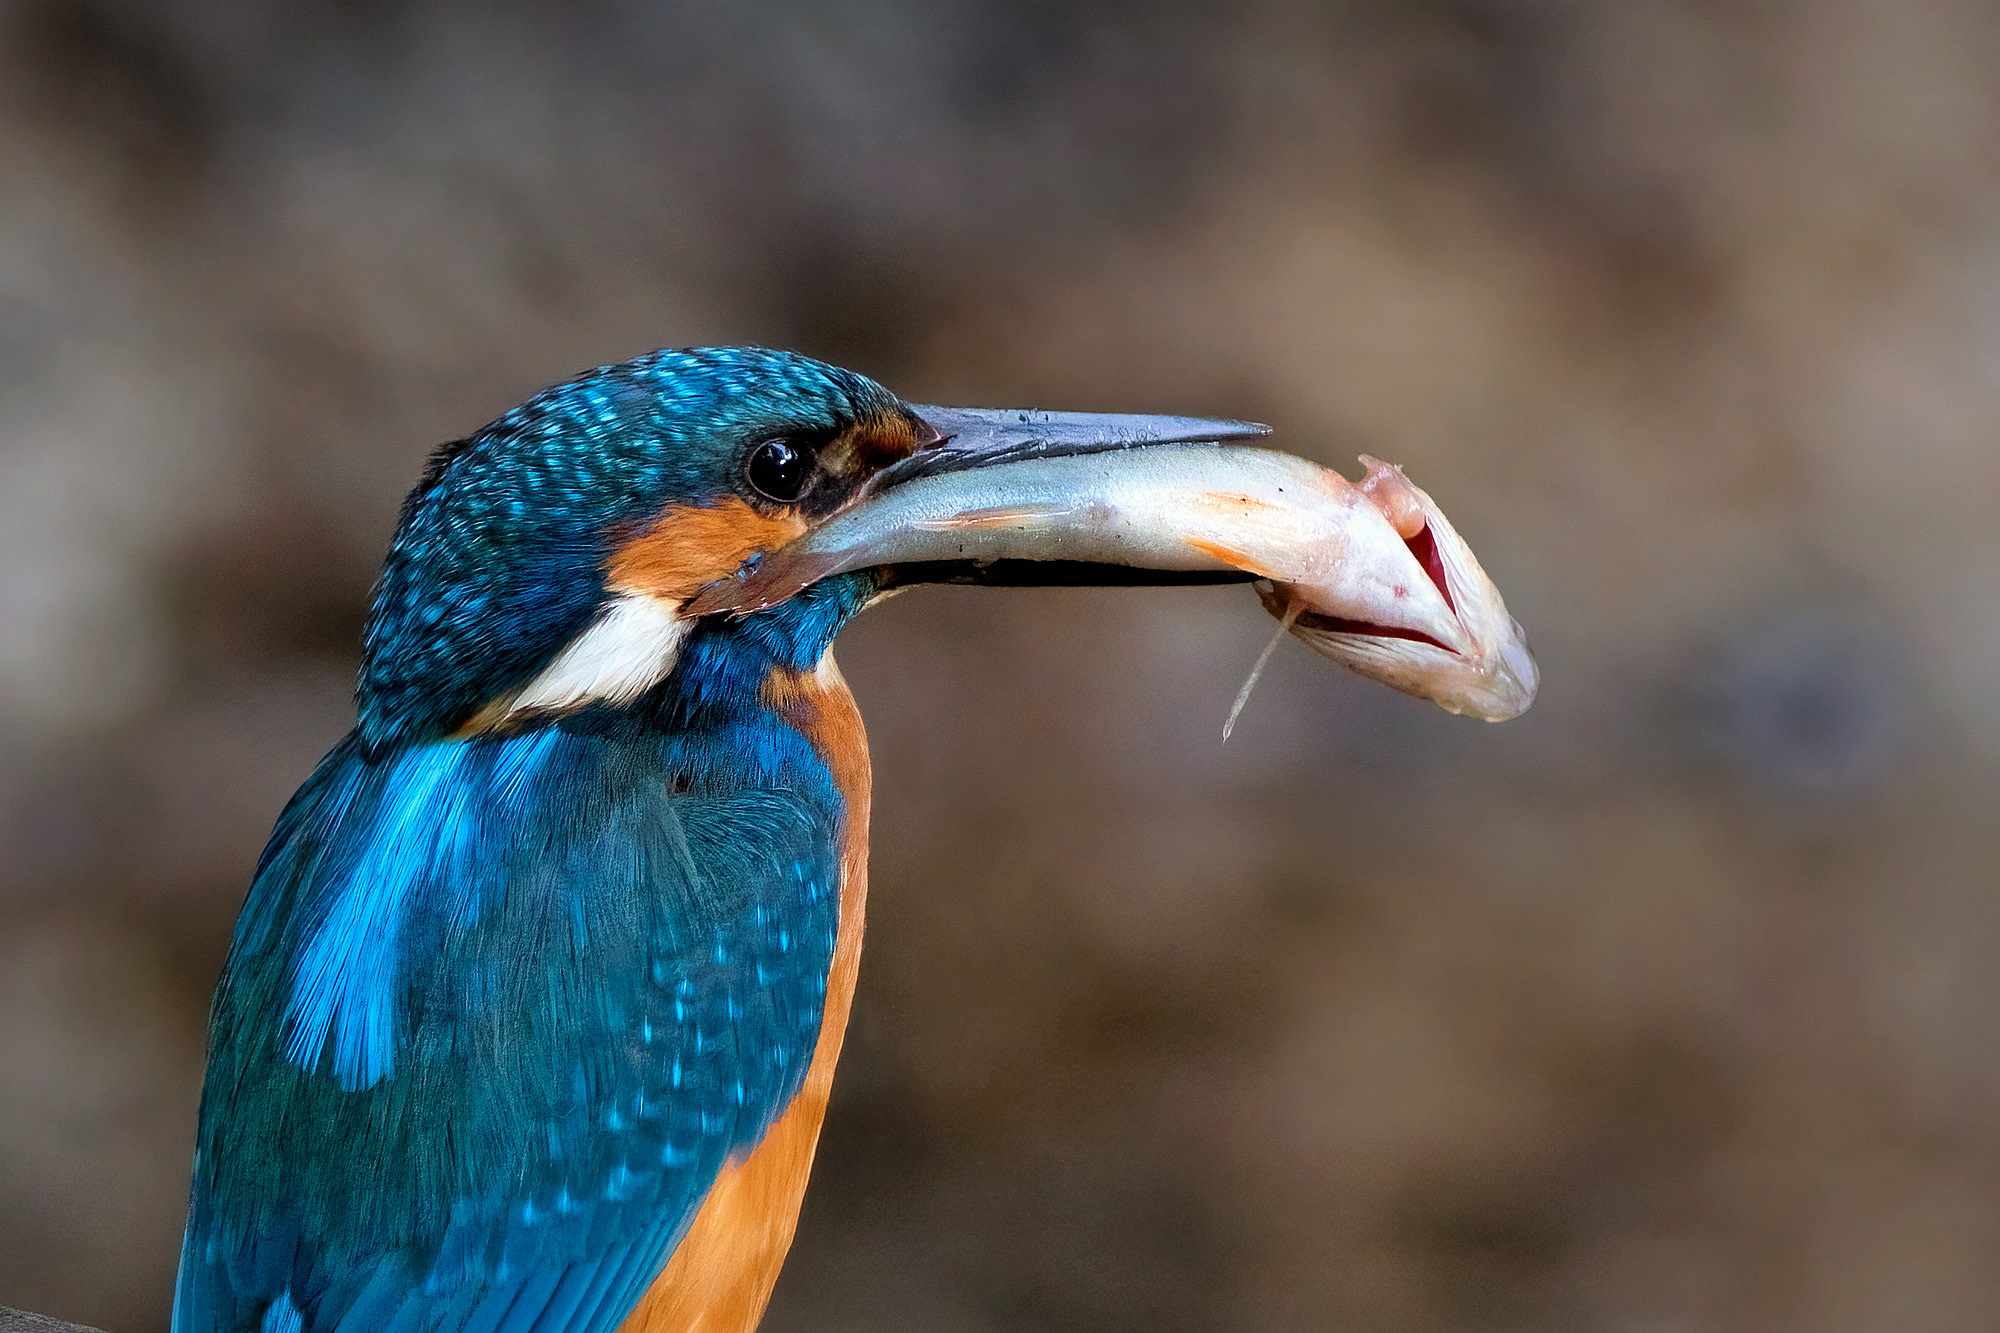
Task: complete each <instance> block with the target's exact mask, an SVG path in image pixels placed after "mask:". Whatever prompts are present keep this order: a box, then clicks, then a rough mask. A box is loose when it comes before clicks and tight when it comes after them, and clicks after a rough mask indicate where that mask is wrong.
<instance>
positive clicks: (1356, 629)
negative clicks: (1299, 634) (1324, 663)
mask: <svg viewBox="0 0 2000 1333" xmlns="http://www.w3.org/2000/svg"><path fill="white" fill-rule="evenodd" d="M1403 545H1405V546H1407V547H1409V548H1410V554H1411V555H1413V556H1415V557H1416V558H1417V563H1418V564H1419V565H1421V566H1423V570H1424V573H1425V574H1427V575H1428V576H1429V577H1430V581H1431V582H1432V583H1433V584H1435V585H1436V586H1437V590H1438V595H1439V596H1440V597H1442V598H1444V604H1445V605H1446V606H1448V607H1450V608H1451V613H1452V614H1453V615H1457V614H1458V603H1457V601H1455V600H1454V599H1453V598H1452V595H1451V584H1450V582H1449V581H1448V580H1447V579H1446V578H1445V576H1444V557H1443V556H1441V555H1439V554H1438V546H1437V538H1436V537H1435V536H1433V535H1432V534H1431V525H1430V524H1428V523H1426V524H1424V525H1423V527H1421V528H1418V529H1417V532H1416V535H1415V536H1412V537H1405V538H1403ZM1298 623H1299V624H1301V625H1303V626H1305V627H1306V628H1307V629H1316V630H1323V631H1325V632H1327V633H1329V634H1367V635H1370V636H1372V637H1374V638H1377V639H1408V640H1410V641H1411V642H1412V643H1427V644H1429V645H1430V646H1431V647H1433V648H1436V649H1438V650H1439V651H1440V652H1446V653H1448V652H1451V649H1450V648H1449V647H1447V646H1446V645H1444V644H1442V643H1439V642H1438V641H1437V640H1436V639H1434V638H1432V637H1431V636H1430V635H1428V634H1426V633H1424V632H1423V631H1422V630H1416V629H1404V628H1402V627H1401V626H1398V625H1377V624H1375V623H1374V622H1373V621H1368V620H1348V619H1345V618H1343V617H1341V616H1327V615H1321V614H1320V613H1319V612H1317V611H1302V612H1300V613H1299V619H1298Z"/></svg>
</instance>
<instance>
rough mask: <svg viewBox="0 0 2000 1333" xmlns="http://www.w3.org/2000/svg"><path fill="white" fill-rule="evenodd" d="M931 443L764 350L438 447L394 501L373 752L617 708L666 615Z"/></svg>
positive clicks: (578, 393) (375, 613) (557, 391)
mask: <svg viewBox="0 0 2000 1333" xmlns="http://www.w3.org/2000/svg"><path fill="white" fill-rule="evenodd" d="M936 438H937V432H936V431H935V430H934V429H933V428H932V427H931V426H930V425H928V424H927V423H926V422H924V421H923V420H922V419H921V418H920V417H918V416H917V415H916V414H915V413H914V412H912V411H911V410H910V409H909V408H907V407H905V406H904V405H903V404H902V403H901V402H899V401H898V400H897V399H896V397H895V395H893V394H891V393H890V392H888V390H886V389H884V388H882V387H881V386H880V385H878V384H875V383H874V382H873V381H871V380H868V379H866V378H864V377H862V376H860V375H855V374H852V373H850V372H848V371H844V370H840V369H838V368H836V367H833V366H829V365H825V364H823V363H821V362H818V361H814V360H811V359H809V358H807V357H803V356H797V355H793V354H790V353H785V352H775V351H768V350H765V349H762V348H716V349H698V350H687V351H665V352H658V353H655V354H653V355H651V356H646V357H641V358H639V359H637V360H634V361H629V362H625V363H623V364H621V365H616V366H606V367H602V368H600V369H598V370H594V371H591V372H589V373H587V374H585V375H582V376H580V377H578V378H577V379H574V380H571V381H569V382H567V383H564V384H561V385H557V386H555V387H554V388H551V389H548V390H546V391H544V392H542V393H540V394H538V395H536V396H535V397H534V398H531V399H530V400H528V401H527V402H526V403H524V404H522V405H521V406H520V407H518V408H515V409H514V410H513V411H511V412H508V413H507V414H506V415H505V416H502V417H501V418H499V419H498V420H497V421H494V422H492V423H491V424H489V425H487V426H486V427H484V428H483V429H481V430H479V431H478V432H476V433H474V434H472V435H470V436H467V437H466V438H465V439H462V440H456V441H453V442H452V443H450V444H447V445H445V446H443V447H442V448H441V449H439V450H438V451H437V452H436V453H435V454H434V455H433V456H432V458H431V460H430V463H429V466H428V467H427V468H426V469H425V471H424V475H423V478H422V480H421V481H420V482H419V483H418V484H417V487H416V489H415V490H414V491H412V492H411V493H410V496H409V498H408V499H407V500H406V501H405V502H404V506H403V513H402V519H401V522H400V524H399V525H398V527H397V531H396V535H395V538H394V540H393V542H392V543H391V545H390V548H389V555H388V559H387V561H386V562H385V564H384V566H383V570H382V576H381V579H380V581H379V582H378V584H377V586H376V591H375V600H374V606H373V610H372V612H371V614H370V617H369V622H368V630H367V636H366V643H365V649H364V663H363V668H362V675H361V682H360V691H359V693H360V705H361V725H362V730H363V733H364V735H365V736H366V737H367V738H368V739H369V740H370V741H371V742H374V743H377V744H380V743H385V742H393V741H402V740H417V739H427V738H431V737H435V736H439V735H444V734H450V733H452V732H457V731H463V730H478V729H481V728H483V727H486V726H488V725H492V724H496V723H498V722H500V721H502V720H504V719H505V718H507V717H508V716H509V715H513V714H518V713H523V712H535V711H540V712H557V711H562V710H566V709H570V708H574V707H577V706H580V705H584V704H588V703H598V702H608V703H614V704H615V703H620V702H628V701H630V700H631V699H634V698H637V697H638V696H639V695H640V694H641V693H643V692H644V691H645V690H647V689H648V688H650V687H651V686H653V685H655V684H657V683H658V682H659V681H660V679H661V678H662V677H663V675H664V673H665V672H666V671H668V670H670V669H671V667H672V665H673V661H674V656H675V653H676V650H677V649H678V647H679V644H680V642H681V641H682V639H683V638H684V637H685V636H686V634H687V632H688V629H689V618H687V617H684V616H682V615H681V607H682V605H683V604H684V603H685V602H686V601H687V600H688V598H690V597H691V596H692V595H693V594H694V593H695V592H696V591H697V590H699V589H700V588H702V587H703V586H704V585H706V584H708V583H710V582H712V581H714V580H716V579H718V578H721V577H723V576H724V575H726V574H729V573H730V572H732V571H733V570H735V569H737V568H738V567H739V566H740V565H742V564H743V562H744V561H745V560H747V559H750V558H752V557H754V556H755V555H757V554H758V553H760V552H763V551H767V550H771V549H774V548H776V547H779V546H782V545H784V544H786V543H787V542H789V541H791V540H793V539H795V538H797V537H798V536H800V535H801V534H802V533H804V532H805V531H806V530H807V529H808V527H809V526H810V525H811V524H813V523H814V522H815V521H817V520H819V519H821V518H823V517H824V516H826V515H828V514H830V513H832V512H834V511H836V510H837V509H839V508H840V507H841V506H842V504H843V503H844V502H845V501H846V499H847V498H848V497H849V496H850V495H851V494H852V493H853V492H854V491H855V489H856V488H857V487H858V486H860V485H861V484H862V483H863V482H864V481H865V480H866V479H867V478H868V477H870V476H872V475H873V474H875V473H876V472H878V471H879V470H880V469H881V468H883V467H884V466H886V465H888V464H890V463H893V462H895V461H897V460H899V459H901V458H904V457H906V456H908V455H909V454H911V453H912V452H915V451H916V450H918V449H920V448H922V447H924V446H925V445H927V444H931V443H933V442H934V441H935V440H936Z"/></svg>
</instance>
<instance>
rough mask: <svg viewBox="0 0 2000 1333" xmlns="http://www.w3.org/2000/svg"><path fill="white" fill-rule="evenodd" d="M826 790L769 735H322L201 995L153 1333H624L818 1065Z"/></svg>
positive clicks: (827, 849) (834, 823)
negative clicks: (187, 1143) (174, 1253)
mask: <svg viewBox="0 0 2000 1333" xmlns="http://www.w3.org/2000/svg"><path fill="white" fill-rule="evenodd" d="M742 726H744V727H759V726H760V724H758V723H756V722H754V721H752V722H745V723H743V724H742ZM721 756H732V757H738V761H739V762H741V763H743V764H744V766H746V767H748V768H750V769H752V770H754V771H749V772H745V773H743V774H741V775H740V776H736V777H731V776H729V774H730V773H731V771H732V770H731V769H729V768H726V767H723V766H722V765H721V764H720V757H721ZM742 756H750V757H751V758H750V759H749V760H741V758H740V757H742ZM672 773H692V774H695V775H698V780H697V781H696V782H695V785H694V786H693V788H692V789H691V790H687V791H684V792H681V793H675V792H672V791H670V784H669V781H668V777H669V775H670V774H672ZM840 810H841V807H840V797H839V795H838V793H837V792H836V791H835V789H834V788H833V785H832V782H831V779H830V778H829V777H828V776H827V775H826V772H825V769H824V768H823V767H822V766H821V765H820V764H819V761H818V760H817V758H816V757H815V756H813V755H812V753H811V752H810V750H809V749H807V748H806V746H805V745H804V743H803V741H800V740H799V739H798V738H797V737H796V736H794V735H793V734H792V733H791V732H789V731H785V730H782V729H780V728H775V727H770V726H768V725H766V726H762V727H761V729H759V730H757V731H756V733H755V734H746V735H727V734H725V735H712V736H710V737H708V738H706V739H705V740H702V739H692V740H691V739H688V738H685V737H679V738H670V737H666V736H662V735H660V734H659V733H657V732H639V731H637V730H629V731H625V732H618V731H613V730H605V731H599V732H592V731H590V730H588V729H587V728H586V727H584V726H583V725H581V724H580V723H579V724H576V725H574V726H572V725H570V724H565V725H564V726H552V727H548V728H545V729H543V730H540V731H536V732H532V733H529V734H526V735H521V736H515V737H512V738H507V739H473V740H461V741H448V742H439V743H436V744H432V745H427V746H420V747H414V748H410V749H405V750H401V751H397V752H395V753H392V754H389V755H386V756H382V757H379V758H371V757H370V756H368V755H366V754H365V753H364V752H363V751H362V749H361V748H360V746H359V745H358V743H357V742H355V741H354V740H353V739H352V738H350V740H349V741H347V742H344V743H343V744H342V745H341V746H340V747H339V748H337V749H336V750H335V751H334V752H333V753H332V754H331V755H329V756H328V757H327V759H326V760H325V762H323V763H322V764H321V766H320V768H319V770H318V771H317V772H316V773H315V774H314V776H313V777H312V779H311V780H310V781H308V782H307V784H306V786H305V787H304V788H302V789H301V790H300V792H299V794H298V795H297V796H296V797H294V798H293V801H292V804H291V806H290V807H288V808H287V810H286V812H285V814H284V815H283V816H282V817H281V819H280V820H279V823H278V827H277V829H276V831H275V832H274V834H273V836H272V840H271V844H270V846H269V847H268V848H267V850H266V852H265V855H264V859H263V862H262V863H261V864H260V866H259V867H258V872H257V876H256V878H255V880H254V881H253V884H252V888H251V892H250V897H249V900H248V902H247V903H246V905H245V907H244V911H243V915H242V917H241V919H240V920H239V922H238V925H237V933H236V938H235V941H234V944H233V946H232V949H231V954H230V961H229V964H228V966H227V968H226V970H225V973H224V976H223V981H222V985H221V987H220V989H219V990H218V992H217V996H216V1003H215V1010H214V1014H213V1020H212V1034H211V1047H210V1056H209V1071H208V1081H207V1085H206V1088H205V1090H204V1093H203V1099H202V1112H201V1130H200V1135H199V1138H198V1142H197V1149H196V1163H195V1188H194V1196H193V1201H192V1203H191V1205H190V1209H189V1220H188V1229H187V1235H186V1239H185V1242H184V1244H183V1249H182V1255H181V1277H180V1285H179V1288H178V1290H177V1293H176V1297H175V1316H174V1328H175V1329H176V1333H207V1331H208V1330H260V1331H263V1333H304V1330H316V1331H317V1330H340V1331H342V1333H347V1331H349V1330H354V1331H358V1330H364V1329H365V1330H378V1329H379V1330H411V1331H413V1333H414V1331H416V1330H424V1331H425V1333H445V1331H447V1330H448V1331H450V1333H472V1331H473V1330H479V1331H481V1333H526V1331H527V1330H562V1331H563V1333H596V1331H597V1330H610V1329H613V1328H615V1327H616V1326H617V1324H618V1323H619V1322H620V1321H621V1320H622V1319H623V1318H624V1316H625V1315H626V1313H627V1312H628V1311H629V1310H630V1309H631V1308H632V1306H633V1304H634V1303H635V1302H636V1301H637V1299H638V1298H639V1296H640V1295H641V1294H643V1292H644V1290H645V1288H646V1286H647V1285H648V1283H650V1281H651V1280H652V1278H653V1277H654V1276H655V1275H656V1274H657V1272H658V1271H659V1269H660V1267H661V1265H662V1264H663V1263H664V1261H665V1258H666V1256H667V1254H668V1253H669V1252H670V1250H671V1247H672V1246H673V1244H674V1243H675V1241H676V1239H677V1237H678V1235H679V1234H680V1232H681V1231H682V1229H683V1228H684V1227H685V1226H686V1225H687V1223H688V1221H689V1220H690V1219H691V1217H692V1215H693V1213H694V1211H695V1209H696V1208H697V1207H698V1206H699V1204H700V1201H701V1199H702V1197H703V1196H704V1194H705V1193H706V1192H707V1190H708V1188H709V1185H710V1183H711V1182H712V1181H713V1179H714V1177H715V1175H716V1172H717V1171H718V1170H719V1169H720V1167H721V1166H722V1164H723V1163H724V1162H725V1161H726V1160H727V1159H728V1158H729V1157H730V1156H731V1155H732V1154H734V1153H737V1152H740V1151H742V1150H744V1149H746V1148H748V1147H749V1146H751V1145H753V1144H754V1143H755V1142H756V1141H757V1140H758V1139H759V1138H760V1137H761V1136H762V1134H763V1131H764V1129H765V1128H766V1127H767V1126H768V1125H769V1124H770V1122H771V1121H772V1120H773V1119H774V1118H775V1117H776V1116H777V1114H779V1113H780V1112H781V1111H782V1109H783V1107H784V1106H785V1104H786V1103H787V1102H789V1100H790V1099H791V1097H792V1096H793V1094H794V1093H795V1092H796V1090H797V1088H798V1085H799V1082H800V1080H801V1078H802V1077H803V1075H804V1072H805V1068H806V1066H807V1064H808V1063H809V1062H810V1059H811V1055H812V1050H813V1045H814V1042H815V1041H816V1039H817V1036H818V1031H819V1020H820V1014H821V1012H822V1009H823V1007H824V1002H825V987H826V973H827V967H828V964H829V961H830V959H831V954H832V949H833V944H834V933H835V929H836V924H837V911H838V903H837V897H838V891H839V890H838V874H839V871H838V861H837V853H836V846H837V833H838V823H839V819H840Z"/></svg>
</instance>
